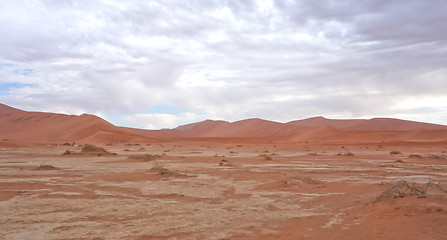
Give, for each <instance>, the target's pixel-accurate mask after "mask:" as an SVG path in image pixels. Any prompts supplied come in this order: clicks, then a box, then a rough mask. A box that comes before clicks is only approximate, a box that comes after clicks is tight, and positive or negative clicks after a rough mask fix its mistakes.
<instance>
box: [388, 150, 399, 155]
mask: <svg viewBox="0 0 447 240" xmlns="http://www.w3.org/2000/svg"><path fill="white" fill-rule="evenodd" d="M390 154H391V155H397V154H402V153H401V152H399V151H391V152H390Z"/></svg>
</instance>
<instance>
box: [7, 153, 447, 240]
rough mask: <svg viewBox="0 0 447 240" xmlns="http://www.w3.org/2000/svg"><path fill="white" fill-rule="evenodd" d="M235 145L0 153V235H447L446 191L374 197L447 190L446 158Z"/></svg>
mask: <svg viewBox="0 0 447 240" xmlns="http://www.w3.org/2000/svg"><path fill="white" fill-rule="evenodd" d="M229 145H230V144H220V145H218V144H215V145H214V146H211V147H210V146H205V145H203V144H196V145H193V144H188V145H186V146H183V147H182V146H181V145H178V144H177V145H172V146H169V145H168V146H163V147H160V146H151V147H148V148H146V149H145V150H144V151H138V150H132V149H130V151H129V149H126V150H125V151H124V149H125V147H124V146H123V147H122V148H120V147H119V146H117V147H114V149H112V151H115V152H117V153H118V155H117V156H110V157H100V156H99V157H98V156H77V155H74V156H62V153H63V152H64V151H65V150H66V149H65V148H62V147H42V148H3V149H0V189H1V191H0V213H1V214H0V239H447V196H446V194H444V193H441V192H436V191H432V192H429V194H428V196H427V197H425V198H417V197H412V196H407V197H404V198H395V199H383V200H380V201H375V198H376V197H377V196H378V195H379V194H380V193H381V192H382V191H384V190H385V189H387V188H389V187H390V184H391V183H393V182H395V181H397V180H399V179H405V180H407V181H409V182H416V183H425V182H427V181H429V180H432V181H434V182H441V185H443V186H444V187H447V160H445V159H442V158H408V155H405V154H401V155H396V156H394V155H390V154H389V150H386V149H372V147H370V148H367V147H363V148H362V147H359V146H356V147H355V149H354V147H353V149H351V151H353V152H354V153H355V155H354V156H346V155H343V154H342V155H338V154H337V153H339V152H341V151H346V150H345V149H342V148H340V147H337V146H323V145H321V146H314V147H313V149H312V151H314V152H315V154H314V153H312V154H309V149H304V148H298V147H295V146H286V145H285V146H278V147H277V146H274V147H275V148H273V147H272V146H267V145H248V144H247V146H244V147H241V146H239V147H237V146H236V145H235V146H229ZM276 147H277V148H276ZM400 147H401V150H403V151H407V152H410V149H408V148H407V149H405V147H403V146H400ZM71 148H73V149H72V150H74V151H76V150H77V149H76V147H71ZM343 148H344V147H343ZM266 149H267V150H266ZM368 149H369V150H368ZM428 149H430V150H428ZM442 150H445V149H442V148H441V147H439V149H436V148H431V147H429V148H428V147H421V148H419V149H417V150H414V149H412V150H411V151H413V152H414V151H418V154H421V155H424V154H426V155H427V154H428V153H429V152H433V151H439V152H441V151H442ZM146 152H149V153H153V154H159V155H160V156H158V157H157V159H156V160H155V161H144V160H139V159H128V157H127V156H128V155H130V154H144V153H146ZM413 152H412V153H413ZM223 155H225V157H223ZM264 155H268V156H271V157H272V160H266V159H267V158H265V156H264ZM154 166H157V167H158V169H156V168H154V169H153V167H154ZM160 168H163V169H167V170H168V171H167V173H165V174H160V171H158V170H159V169H160ZM163 173H164V172H163Z"/></svg>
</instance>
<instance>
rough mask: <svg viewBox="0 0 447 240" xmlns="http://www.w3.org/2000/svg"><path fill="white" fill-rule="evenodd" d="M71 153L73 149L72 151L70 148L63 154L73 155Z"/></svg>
mask: <svg viewBox="0 0 447 240" xmlns="http://www.w3.org/2000/svg"><path fill="white" fill-rule="evenodd" d="M71 154H73V152H72V151H70V150H67V151H65V152H64V153H63V154H62V155H64V156H65V155H71Z"/></svg>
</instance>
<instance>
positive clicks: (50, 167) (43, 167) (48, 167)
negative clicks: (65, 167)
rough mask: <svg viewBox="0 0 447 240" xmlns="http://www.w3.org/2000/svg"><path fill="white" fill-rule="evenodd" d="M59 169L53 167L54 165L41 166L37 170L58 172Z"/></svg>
mask: <svg viewBox="0 0 447 240" xmlns="http://www.w3.org/2000/svg"><path fill="white" fill-rule="evenodd" d="M56 169H57V168H55V167H53V165H50V164H40V166H39V167H38V168H36V170H56Z"/></svg>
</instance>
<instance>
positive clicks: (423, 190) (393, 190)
mask: <svg viewBox="0 0 447 240" xmlns="http://www.w3.org/2000/svg"><path fill="white" fill-rule="evenodd" d="M428 188H434V189H437V190H439V191H440V192H442V193H447V190H445V189H444V188H443V187H441V185H439V183H434V182H432V181H429V182H427V183H425V184H423V185H419V184H417V183H414V182H413V183H409V182H407V181H405V180H401V181H398V182H396V183H395V184H393V185H392V186H391V187H390V188H388V189H387V190H385V191H383V192H382V193H381V194H380V195H379V196H377V198H376V201H378V200H380V199H383V198H402V197H405V196H418V197H425V196H426V195H427V190H428Z"/></svg>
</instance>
